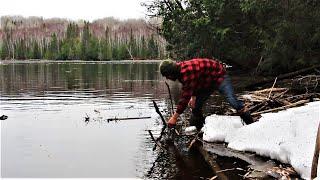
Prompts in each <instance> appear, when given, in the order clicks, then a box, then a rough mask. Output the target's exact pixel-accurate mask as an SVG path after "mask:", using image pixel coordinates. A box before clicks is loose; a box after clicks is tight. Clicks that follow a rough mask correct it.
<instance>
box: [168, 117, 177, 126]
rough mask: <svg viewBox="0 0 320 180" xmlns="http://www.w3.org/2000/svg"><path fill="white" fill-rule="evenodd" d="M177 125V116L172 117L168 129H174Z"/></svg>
mask: <svg viewBox="0 0 320 180" xmlns="http://www.w3.org/2000/svg"><path fill="white" fill-rule="evenodd" d="M176 123H177V118H176V117H175V116H172V117H171V118H170V119H169V121H168V127H169V128H174V127H175V126H176Z"/></svg>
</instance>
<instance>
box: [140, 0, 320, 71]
mask: <svg viewBox="0 0 320 180" xmlns="http://www.w3.org/2000/svg"><path fill="white" fill-rule="evenodd" d="M146 7H147V8H148V10H149V13H150V15H151V16H155V17H161V18H162V20H163V21H162V27H161V28H160V30H159V33H160V34H161V35H163V37H164V38H165V39H166V40H167V42H168V45H167V50H168V51H169V53H170V55H171V56H173V57H174V58H177V59H186V58H193V57H209V58H218V59H220V60H222V61H225V62H227V63H231V64H233V65H239V66H242V67H245V68H248V67H251V68H256V66H257V64H258V62H259V60H260V59H261V57H263V59H264V62H262V63H260V65H261V67H260V69H261V71H262V72H265V73H275V72H276V73H279V72H286V71H292V70H295V69H298V68H301V67H303V66H309V65H312V64H316V63H317V64H319V58H320V54H319V50H320V49H319V48H320V43H319V41H320V39H319V38H320V28H319V27H320V1H316V0H307V1H306V0H292V1H288V0H280V1H279V0H268V1H261V0H175V1H171V0H170V1H168V0H153V1H152V2H151V3H150V4H147V5H146ZM149 52H150V51H149Z"/></svg>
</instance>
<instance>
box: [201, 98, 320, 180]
mask: <svg viewBox="0 0 320 180" xmlns="http://www.w3.org/2000/svg"><path fill="white" fill-rule="evenodd" d="M319 117H320V101H318V102H312V103H308V104H307V105H305V106H302V107H296V108H291V109H288V110H285V111H280V112H278V113H267V114H263V115H262V117H261V118H260V120H259V121H258V122H255V123H253V124H250V125H247V126H243V125H242V124H241V120H240V117H234V116H217V115H212V116H209V117H207V118H206V123H205V125H204V127H203V131H204V134H203V140H205V141H208V142H217V141H225V142H227V143H228V147H229V148H232V149H236V150H240V151H252V152H255V153H257V154H259V155H262V156H268V157H270V158H272V159H277V160H279V161H281V162H283V163H289V164H291V165H292V167H293V168H294V169H295V170H296V171H297V172H298V173H299V174H300V175H301V177H302V178H305V179H308V178H310V172H311V164H312V158H313V153H314V148H315V141H316V135H317V130H318V125H319V122H320V118H319ZM318 169H319V166H318ZM319 175H320V172H319V170H318V177H319Z"/></svg>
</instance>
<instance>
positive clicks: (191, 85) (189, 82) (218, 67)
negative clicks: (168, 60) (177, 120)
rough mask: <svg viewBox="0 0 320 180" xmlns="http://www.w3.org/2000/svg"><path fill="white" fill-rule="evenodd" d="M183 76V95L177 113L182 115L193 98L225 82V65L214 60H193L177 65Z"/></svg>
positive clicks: (181, 79) (181, 78) (180, 78)
mask: <svg viewBox="0 0 320 180" xmlns="http://www.w3.org/2000/svg"><path fill="white" fill-rule="evenodd" d="M177 65H178V66H179V67H180V74H181V76H180V77H179V78H178V80H179V81H180V82H181V83H182V93H181V96H180V100H179V103H178V106H177V113H179V114H182V113H183V111H184V110H185V109H186V107H187V105H188V103H189V101H190V98H191V96H196V95H197V92H199V91H200V90H204V89H212V88H214V87H217V86H219V85H220V84H221V82H222V81H223V78H224V75H225V73H226V70H225V68H224V65H223V64H222V63H220V62H218V61H215V60H213V59H191V60H188V61H183V62H179V63H177Z"/></svg>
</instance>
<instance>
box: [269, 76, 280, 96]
mask: <svg viewBox="0 0 320 180" xmlns="http://www.w3.org/2000/svg"><path fill="white" fill-rule="evenodd" d="M277 79H278V77H276V79H275V80H274V82H273V85H272V87H271V90H270V92H269V95H268V99H270V96H271V92H272V90H273V88H274V85H275V84H276V82H277Z"/></svg>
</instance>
